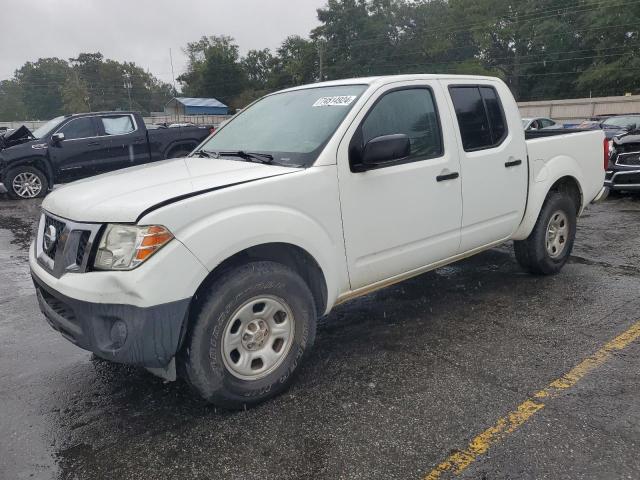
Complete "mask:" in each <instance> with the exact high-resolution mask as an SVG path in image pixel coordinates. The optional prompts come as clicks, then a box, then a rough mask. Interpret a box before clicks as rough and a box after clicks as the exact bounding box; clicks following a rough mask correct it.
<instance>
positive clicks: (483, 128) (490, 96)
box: [449, 86, 507, 152]
mask: <svg viewBox="0 0 640 480" xmlns="http://www.w3.org/2000/svg"><path fill="white" fill-rule="evenodd" d="M449 91H450V93H451V100H452V101H453V106H454V108H455V110H456V117H457V118H458V126H459V127H460V135H461V136H462V146H463V147H464V150H465V151H467V152H469V151H473V150H482V149H486V148H493V147H496V146H498V145H500V143H502V141H503V140H504V138H505V137H506V136H507V124H506V121H505V117H504V112H503V110H502V104H501V103H500V99H499V98H498V94H497V93H496V91H495V89H494V88H493V87H478V86H464V87H450V88H449Z"/></svg>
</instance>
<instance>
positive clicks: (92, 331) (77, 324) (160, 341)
mask: <svg viewBox="0 0 640 480" xmlns="http://www.w3.org/2000/svg"><path fill="white" fill-rule="evenodd" d="M32 277H33V283H34V285H35V288H36V295H37V297H38V303H39V304H40V310H41V311H42V313H43V314H44V316H45V317H46V319H47V321H48V322H49V324H50V325H51V326H52V327H53V328H54V329H55V330H57V331H58V332H60V333H61V334H62V336H63V337H65V338H66V339H67V340H69V341H70V342H72V343H74V344H75V345H77V346H78V347H80V348H83V349H85V350H88V351H90V352H93V353H94V354H96V355H97V356H98V357H100V358H104V359H106V360H111V361H113V362H119V363H126V364H130V365H139V366H143V367H146V368H159V369H162V368H166V367H167V366H168V365H169V363H170V362H171V360H172V359H173V357H174V356H175V354H176V352H177V350H178V348H179V346H180V341H181V336H182V334H183V327H184V326H185V325H186V317H187V312H188V308H189V302H190V299H184V300H179V301H176V302H170V303H165V304H162V305H155V306H152V307H137V306H134V305H121V304H109V303H93V302H87V301H82V300H77V299H73V298H70V297H67V296H65V295H63V294H61V293H60V292H57V291H56V290H54V289H52V288H51V287H49V286H48V285H47V284H46V283H44V282H43V281H42V280H41V279H39V278H38V277H37V276H36V275H35V274H33V272H32Z"/></svg>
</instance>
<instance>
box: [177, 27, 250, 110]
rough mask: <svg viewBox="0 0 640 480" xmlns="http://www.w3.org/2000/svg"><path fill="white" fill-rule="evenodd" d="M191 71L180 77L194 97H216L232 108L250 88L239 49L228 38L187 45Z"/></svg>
mask: <svg viewBox="0 0 640 480" xmlns="http://www.w3.org/2000/svg"><path fill="white" fill-rule="evenodd" d="M185 53H186V54H187V57H188V64H187V72H186V73H184V74H183V75H181V76H179V77H178V81H179V82H180V83H181V84H182V86H183V93H184V94H185V95H187V96H190V97H213V98H216V99H218V100H220V101H222V102H224V103H227V104H229V105H231V104H232V100H233V98H234V97H235V96H237V95H238V94H239V93H241V92H242V91H243V90H244V88H245V87H246V85H247V78H246V74H245V71H244V69H243V67H242V64H241V62H240V54H239V49H238V46H237V45H236V44H235V43H234V41H233V38H231V37H226V36H210V37H202V38H201V39H200V40H198V41H197V42H192V43H189V44H187V47H186V49H185Z"/></svg>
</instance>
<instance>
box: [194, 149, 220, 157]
mask: <svg viewBox="0 0 640 480" xmlns="http://www.w3.org/2000/svg"><path fill="white" fill-rule="evenodd" d="M194 155H198V156H199V157H206V158H218V154H217V153H216V152H211V151H209V150H198V151H197V152H196V153H194Z"/></svg>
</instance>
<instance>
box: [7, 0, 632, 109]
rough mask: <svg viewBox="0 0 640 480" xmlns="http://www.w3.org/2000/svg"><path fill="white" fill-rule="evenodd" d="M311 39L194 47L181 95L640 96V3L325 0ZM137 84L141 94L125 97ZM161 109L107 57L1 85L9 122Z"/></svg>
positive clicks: (152, 89)
mask: <svg viewBox="0 0 640 480" xmlns="http://www.w3.org/2000/svg"><path fill="white" fill-rule="evenodd" d="M318 20H319V26H318V27H316V28H315V29H313V30H312V31H311V32H310V33H309V36H308V38H302V37H299V36H290V37H287V38H286V39H285V40H284V41H283V42H282V44H281V45H280V46H279V47H278V48H277V49H275V50H274V51H272V50H270V49H262V50H250V51H248V52H247V53H246V54H245V55H241V54H240V49H239V47H238V45H237V44H236V43H235V41H234V40H233V38H230V37H226V36H215V35H214V36H208V37H203V38H201V39H199V40H197V41H195V42H191V43H189V44H187V46H186V47H185V49H184V51H185V54H186V55H187V58H188V63H187V67H186V70H185V72H183V73H182V74H181V75H180V76H179V77H178V81H179V82H180V87H181V90H182V94H183V95H184V96H192V97H214V98H217V99H219V100H221V101H223V102H224V103H227V104H228V105H230V106H231V107H232V108H241V107H244V106H246V105H247V104H248V103H249V102H251V101H253V100H254V99H256V98H259V97H260V96H262V95H264V94H265V93H268V92H270V91H274V90H277V89H281V88H286V87H289V86H295V85H300V84H304V83H311V82H317V81H321V80H331V79H338V78H345V77H355V76H368V75H387V74H396V73H465V74H482V75H494V76H498V77H500V78H502V79H503V80H505V81H506V82H507V84H508V85H509V87H510V88H511V90H512V91H513V93H514V95H515V96H516V98H517V99H518V100H519V101H526V100H536V99H555V98H576V97H583V96H604V95H623V94H625V93H639V92H640V85H639V82H638V81H637V80H636V78H637V77H638V75H639V74H640V53H639V50H638V47H639V46H640V38H639V34H640V21H639V20H640V1H638V0H609V1H599V0H565V1H559V0H540V1H538V2H528V1H524V0H520V1H510V0H472V1H471V0H328V2H327V4H326V5H325V6H324V7H323V8H320V9H318ZM125 74H127V75H129V78H130V81H131V84H132V88H131V90H130V92H127V91H126V89H124V88H123V86H122V83H123V76H124V75H125ZM128 93H131V98H132V102H133V108H134V109H136V110H141V111H143V112H145V113H147V112H149V111H152V110H161V109H162V107H163V105H164V103H166V101H168V99H169V98H171V96H172V95H173V94H174V92H173V91H172V88H171V86H169V85H168V84H166V83H163V82H161V81H159V80H158V79H156V78H155V77H153V76H152V75H150V74H149V73H147V72H144V71H143V70H142V69H140V68H139V67H137V66H136V65H134V64H132V63H119V62H115V61H113V60H105V59H104V58H103V57H102V55H100V54H99V53H96V54H86V53H85V54H80V55H79V56H78V58H74V59H70V60H69V61H65V60H61V59H57V58H49V59H40V60H38V62H34V63H31V62H28V63H26V64H25V65H24V66H23V67H21V68H20V69H19V70H17V71H16V74H15V76H14V78H13V79H10V80H5V81H2V82H1V83H0V119H11V118H48V117H50V116H53V115H55V114H58V113H62V112H75V111H85V110H88V109H91V110H101V109H118V108H128V95H127V94H128Z"/></svg>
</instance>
